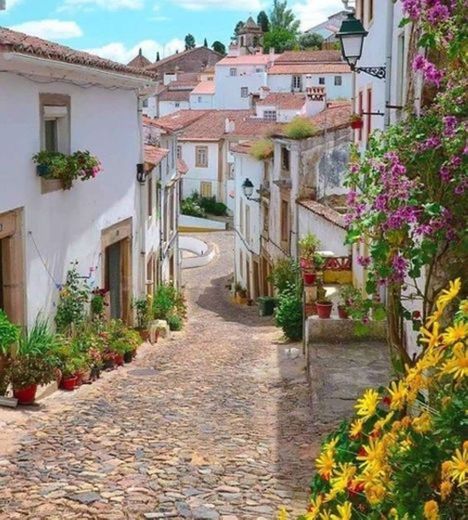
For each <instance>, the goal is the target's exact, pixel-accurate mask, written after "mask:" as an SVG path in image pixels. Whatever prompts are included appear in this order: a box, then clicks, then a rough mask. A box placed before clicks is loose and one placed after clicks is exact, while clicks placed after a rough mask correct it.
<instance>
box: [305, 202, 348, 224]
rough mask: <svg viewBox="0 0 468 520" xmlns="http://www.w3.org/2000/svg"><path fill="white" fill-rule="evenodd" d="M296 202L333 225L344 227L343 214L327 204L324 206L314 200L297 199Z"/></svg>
mask: <svg viewBox="0 0 468 520" xmlns="http://www.w3.org/2000/svg"><path fill="white" fill-rule="evenodd" d="M297 203H298V204H299V205H301V206H302V207H303V208H306V209H307V210H309V211H311V212H312V213H315V214H316V215H319V216H320V217H322V218H324V219H325V220H328V222H331V223H332V224H335V226H338V227H340V228H342V229H346V225H345V219H344V216H343V215H342V214H341V213H338V211H336V210H335V209H333V208H330V207H329V206H324V205H323V204H320V202H317V201H316V200H298V201H297Z"/></svg>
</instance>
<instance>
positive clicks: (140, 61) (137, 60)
mask: <svg viewBox="0 0 468 520" xmlns="http://www.w3.org/2000/svg"><path fill="white" fill-rule="evenodd" d="M148 65H151V62H150V60H149V59H148V58H146V57H145V56H143V53H142V52H141V49H140V52H139V53H138V54H137V55H136V56H135V57H134V58H133V60H131V61H130V62H129V63H128V64H127V67H135V68H137V69H144V68H145V67H148Z"/></svg>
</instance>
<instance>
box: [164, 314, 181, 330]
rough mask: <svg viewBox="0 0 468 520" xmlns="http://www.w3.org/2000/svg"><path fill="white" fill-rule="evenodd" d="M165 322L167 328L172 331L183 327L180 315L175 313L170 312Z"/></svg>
mask: <svg viewBox="0 0 468 520" xmlns="http://www.w3.org/2000/svg"><path fill="white" fill-rule="evenodd" d="M167 324H168V325H169V330H172V331H179V330H182V327H183V321H182V318H181V317H180V316H177V314H171V315H170V316H168V318H167Z"/></svg>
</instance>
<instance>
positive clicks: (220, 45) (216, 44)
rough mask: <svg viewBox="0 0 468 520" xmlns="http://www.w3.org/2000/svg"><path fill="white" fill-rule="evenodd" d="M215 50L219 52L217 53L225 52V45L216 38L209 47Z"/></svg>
mask: <svg viewBox="0 0 468 520" xmlns="http://www.w3.org/2000/svg"><path fill="white" fill-rule="evenodd" d="M211 48H212V49H213V50H214V51H215V52H219V54H226V45H224V43H221V42H220V41H218V40H216V41H215V42H213V45H212V47H211Z"/></svg>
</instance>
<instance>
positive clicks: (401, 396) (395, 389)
mask: <svg viewBox="0 0 468 520" xmlns="http://www.w3.org/2000/svg"><path fill="white" fill-rule="evenodd" d="M388 391H389V393H390V397H391V402H390V408H391V409H392V410H401V409H402V408H403V407H404V406H405V403H406V398H407V396H408V389H407V388H406V386H405V384H404V383H403V381H398V383H397V382H395V381H393V382H392V383H391V385H390V387H389V389H388Z"/></svg>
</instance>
